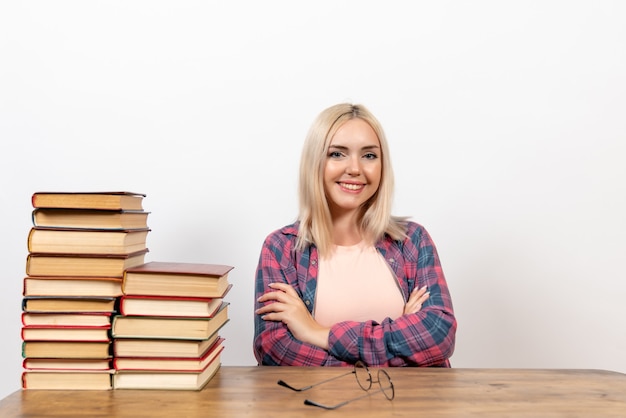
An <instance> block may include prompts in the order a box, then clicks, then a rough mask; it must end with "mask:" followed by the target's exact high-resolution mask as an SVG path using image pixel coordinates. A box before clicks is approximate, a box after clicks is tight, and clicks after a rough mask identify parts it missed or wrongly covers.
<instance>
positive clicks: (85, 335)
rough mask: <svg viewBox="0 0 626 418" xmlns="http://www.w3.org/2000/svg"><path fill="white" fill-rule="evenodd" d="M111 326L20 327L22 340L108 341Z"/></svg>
mask: <svg viewBox="0 0 626 418" xmlns="http://www.w3.org/2000/svg"><path fill="white" fill-rule="evenodd" d="M110 328H111V326H110V325H107V326H103V327H52V326H47V327H44V326H26V327H22V340H23V341H110V334H109V330H110Z"/></svg>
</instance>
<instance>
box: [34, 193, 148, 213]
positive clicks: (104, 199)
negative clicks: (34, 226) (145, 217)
mask: <svg viewBox="0 0 626 418" xmlns="http://www.w3.org/2000/svg"><path fill="white" fill-rule="evenodd" d="M144 197H146V195H145V194H142V193H133V192H123V191H119V192H35V193H33V196H32V199H31V200H32V204H33V207H34V208H67V209H109V210H143V198H144Z"/></svg>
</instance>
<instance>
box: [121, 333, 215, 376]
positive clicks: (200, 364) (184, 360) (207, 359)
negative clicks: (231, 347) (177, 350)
mask: <svg viewBox="0 0 626 418" xmlns="http://www.w3.org/2000/svg"><path fill="white" fill-rule="evenodd" d="M223 342H224V338H221V337H220V338H218V339H217V341H215V342H214V343H213V344H212V345H211V346H210V347H209V348H208V349H207V350H206V351H205V352H204V353H202V355H201V356H200V357H195V358H190V357H114V358H113V368H114V369H115V370H157V371H158V370H160V371H187V372H201V371H202V370H204V368H205V367H206V366H207V365H208V364H209V363H211V361H213V359H214V358H215V357H217V356H218V355H219V354H220V353H221V352H222V350H223V349H224V346H223V344H222V343H223Z"/></svg>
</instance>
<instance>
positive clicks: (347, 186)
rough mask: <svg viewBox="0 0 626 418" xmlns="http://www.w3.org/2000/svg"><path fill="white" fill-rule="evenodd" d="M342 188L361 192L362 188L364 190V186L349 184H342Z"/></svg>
mask: <svg viewBox="0 0 626 418" xmlns="http://www.w3.org/2000/svg"><path fill="white" fill-rule="evenodd" d="M341 187H344V188H346V189H348V190H359V189H361V188H363V185H362V184H348V183H341Z"/></svg>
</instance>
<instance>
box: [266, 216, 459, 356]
mask: <svg viewBox="0 0 626 418" xmlns="http://www.w3.org/2000/svg"><path fill="white" fill-rule="evenodd" d="M297 234H298V223H297V222H296V223H294V224H292V225H288V226H286V227H284V228H282V229H280V230H277V231H274V232H273V233H272V234H270V235H269V236H268V237H267V238H266V239H265V242H264V244H263V247H262V249H261V255H260V259H259V264H258V267H257V272H256V285H255V292H256V297H255V300H256V299H257V298H258V297H260V296H261V295H262V294H263V293H265V292H266V291H267V290H268V289H269V288H268V284H269V283H274V282H283V283H287V284H289V285H291V286H292V287H293V288H294V289H295V290H296V292H298V294H299V295H300V298H301V299H302V300H303V301H304V303H305V305H306V306H307V308H308V310H309V312H311V313H313V308H314V303H315V290H316V287H317V272H318V252H317V248H316V247H315V245H310V246H309V247H307V248H306V249H305V250H304V251H296V250H295V245H296V237H297ZM407 236H408V238H407V239H405V240H404V241H396V240H393V239H391V238H389V237H388V236H386V237H385V238H384V239H382V240H381V241H380V242H378V243H377V244H376V248H377V249H378V251H379V252H380V254H381V255H382V256H383V258H384V259H385V260H386V261H387V263H388V264H389V267H390V268H391V269H392V271H393V272H394V274H395V277H397V278H398V283H399V285H400V288H401V290H402V295H403V297H404V300H405V301H406V300H408V296H409V295H410V293H411V291H412V290H413V289H414V288H415V287H416V286H417V287H420V288H421V287H423V286H428V290H429V291H430V297H429V298H428V300H427V301H426V302H425V303H424V304H423V306H422V309H421V310H420V311H419V312H417V313H414V314H407V315H402V316H401V317H399V318H397V319H395V320H392V319H390V318H386V319H385V320H383V321H382V322H381V323H378V322H376V321H367V322H356V321H344V322H339V323H337V324H335V325H333V326H332V327H331V330H330V335H329V338H328V344H329V349H328V351H327V350H324V349H321V348H319V347H316V346H314V345H311V344H307V343H303V342H301V341H299V340H297V339H296V338H295V337H294V336H293V335H292V334H291V332H290V331H289V329H288V328H287V326H286V325H285V324H284V323H282V322H276V321H264V320H263V319H261V317H260V315H255V320H254V328H255V329H254V354H255V357H256V359H257V361H258V362H259V364H262V365H275V366H276V365H284V366H347V365H351V364H354V363H355V362H356V361H357V360H361V361H363V362H364V363H365V364H367V365H369V366H381V367H386V366H440V367H450V362H449V357H450V356H451V355H452V353H453V351H454V341H455V332H456V326H457V324H456V319H455V317H454V312H453V309H452V300H451V298H450V294H449V292H448V286H447V284H446V280H445V278H444V275H443V271H442V269H441V265H440V262H439V257H438V255H437V250H436V248H435V245H434V244H433V242H432V240H431V238H430V236H429V234H428V232H426V230H425V229H424V228H423V227H422V226H420V225H418V224H416V223H414V222H408V224H407ZM259 307H260V304H259V303H258V302H256V306H255V309H257V308H259Z"/></svg>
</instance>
